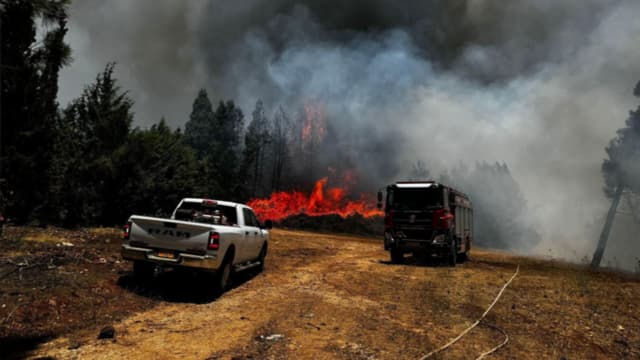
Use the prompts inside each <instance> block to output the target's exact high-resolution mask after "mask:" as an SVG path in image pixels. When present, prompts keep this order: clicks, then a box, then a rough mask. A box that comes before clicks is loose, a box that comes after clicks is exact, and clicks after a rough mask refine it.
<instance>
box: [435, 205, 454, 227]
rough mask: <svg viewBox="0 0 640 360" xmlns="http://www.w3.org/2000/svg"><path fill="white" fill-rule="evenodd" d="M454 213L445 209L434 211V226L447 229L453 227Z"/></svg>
mask: <svg viewBox="0 0 640 360" xmlns="http://www.w3.org/2000/svg"><path fill="white" fill-rule="evenodd" d="M452 220H453V215H452V214H451V213H450V212H449V211H448V210H445V209H438V210H436V211H434V212H433V228H434V229H440V230H447V229H449V228H450V227H451V222H452Z"/></svg>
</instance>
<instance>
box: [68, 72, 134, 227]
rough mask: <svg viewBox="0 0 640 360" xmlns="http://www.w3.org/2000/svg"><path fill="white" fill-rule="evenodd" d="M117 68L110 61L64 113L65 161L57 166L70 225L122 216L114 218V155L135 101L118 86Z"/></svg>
mask: <svg viewBox="0 0 640 360" xmlns="http://www.w3.org/2000/svg"><path fill="white" fill-rule="evenodd" d="M113 70H114V64H108V65H107V66H106V68H105V70H104V71H103V72H102V73H101V74H99V75H98V76H97V77H96V81H95V83H94V84H91V85H90V86H88V87H86V88H85V90H84V92H83V94H82V96H80V98H78V99H76V100H74V101H72V102H71V104H69V106H68V107H67V108H66V109H65V110H64V112H63V120H62V122H61V125H60V132H61V136H60V142H59V143H58V144H57V150H58V153H57V154H56V158H57V159H61V160H58V162H57V163H58V164H59V163H60V161H62V162H63V163H64V164H63V165H60V166H58V168H59V170H58V171H59V176H58V179H59V181H61V183H60V184H58V185H57V186H55V188H56V189H57V191H58V192H59V194H60V197H61V198H60V199H59V200H58V201H57V203H58V204H62V206H63V214H62V218H64V221H65V224H66V225H69V226H71V225H76V224H85V225H91V224H104V223H109V224H112V223H113V222H115V221H118V222H119V221H120V220H121V219H115V217H114V214H115V213H118V212H119V209H118V207H117V205H116V203H115V200H114V194H117V193H118V190H119V187H118V180H117V177H118V173H119V171H118V169H117V168H116V164H114V162H113V159H114V154H115V153H116V152H117V151H118V150H119V149H120V148H121V147H122V146H124V145H125V144H126V143H127V139H128V136H129V133H130V127H131V123H132V121H133V113H132V112H131V108H132V106H133V101H132V100H131V99H130V98H129V97H128V95H127V93H126V92H124V91H122V90H121V89H120V87H119V86H118V85H117V83H116V80H115V79H114V78H113Z"/></svg>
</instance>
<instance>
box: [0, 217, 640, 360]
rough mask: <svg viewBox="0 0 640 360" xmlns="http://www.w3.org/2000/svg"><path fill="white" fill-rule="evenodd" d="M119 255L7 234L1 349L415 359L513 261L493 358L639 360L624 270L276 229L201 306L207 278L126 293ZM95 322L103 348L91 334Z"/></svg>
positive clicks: (477, 335)
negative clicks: (230, 285)
mask: <svg viewBox="0 0 640 360" xmlns="http://www.w3.org/2000/svg"><path fill="white" fill-rule="evenodd" d="M20 232H23V233H22V234H20ZM25 233H26V234H25ZM12 239H13V240H12ZM52 239H53V240H52ZM107 240H109V242H107ZM63 241H64V242H71V243H73V244H74V245H75V246H72V247H71V246H64V245H60V246H57V244H58V243H61V242H63ZM118 245H119V240H118V233H117V231H115V230H87V231H82V232H68V231H63V230H47V231H39V230H33V229H16V228H13V229H8V231H6V232H5V237H4V239H3V240H2V243H1V246H0V277H1V278H0V337H1V338H0V354H4V355H6V354H9V356H14V357H22V356H26V357H32V358H38V357H42V358H56V359H57V358H60V359H66V358H79V359H85V358H105V359H111V358H133V359H136V358H141V359H146V358H160V359H163V358H189V359H191V358H193V359H416V358H419V357H421V356H422V355H424V354H426V353H427V352H429V351H431V350H433V349H435V348H437V347H439V346H440V345H442V344H444V343H446V342H447V341H448V340H449V339H451V338H453V337H455V336H456V335H457V334H459V333H460V332H461V331H462V330H463V329H464V328H466V327H467V326H468V325H470V324H471V323H473V322H474V321H475V320H476V319H477V318H478V317H479V316H480V315H481V314H482V313H483V312H484V310H485V309H486V307H487V306H488V305H489V304H490V303H491V302H492V301H493V299H494V297H495V296H496V295H497V293H498V291H499V290H500V288H501V287H502V285H503V284H504V283H505V282H506V281H507V280H508V279H509V278H510V277H511V275H512V274H513V272H514V271H515V269H516V266H517V264H520V274H519V276H518V277H517V278H516V279H515V280H514V281H513V283H512V284H511V285H510V286H509V288H507V290H506V291H505V292H504V294H503V296H502V297H501V298H500V300H499V302H498V303H497V305H496V306H495V307H494V308H493V310H492V311H491V312H490V313H489V315H488V316H487V318H486V323H488V324H491V325H493V326H496V327H498V328H500V329H502V330H503V331H504V332H505V333H507V334H508V335H509V338H510V341H509V343H508V344H507V345H506V346H505V347H504V348H502V349H500V350H499V351H498V352H496V353H495V354H493V355H492V357H493V358H499V359H539V358H554V359H561V358H565V359H614V358H621V359H624V358H629V359H637V358H640V301H638V299H640V278H639V277H638V276H635V275H629V274H620V273H613V272H591V271H589V270H588V269H586V268H584V267H581V266H577V265H570V264H564V263H560V262H555V261H549V260H540V259H531V258H525V257H518V256H513V255H510V254H504V253H498V252H492V251H484V250H475V251H473V253H472V259H471V260H470V261H468V262H466V263H464V264H460V265H458V266H457V267H455V268H451V267H448V266H446V265H445V264H441V263H439V262H437V261H428V262H425V261H424V260H421V259H413V258H408V259H407V264H404V265H392V264H390V263H389V262H388V261H387V260H388V254H387V253H386V252H384V251H383V250H382V244H381V241H380V240H379V239H378V238H362V237H353V236H340V235H331V234H319V233H310V232H300V231H285V230H275V231H273V235H272V241H271V244H270V252H269V255H268V257H267V269H266V270H265V271H264V272H263V273H260V274H255V273H244V274H237V275H236V276H235V287H234V289H232V290H231V291H229V292H227V293H226V294H224V295H223V296H221V297H220V298H212V297H211V296H210V295H208V292H207V291H206V290H207V288H208V287H209V286H210V284H209V283H208V282H207V279H206V278H202V277H195V276H190V275H188V274H181V273H176V272H166V273H162V274H159V275H158V276H157V277H156V279H154V280H153V281H152V282H150V283H148V284H140V283H137V281H136V280H135V279H134V278H133V277H132V276H131V273H130V264H126V263H121V262H119V257H118ZM42 248H45V249H46V250H42ZM49 252H51V253H50V254H48V256H49V258H46V256H45V255H47V254H46V253H49ZM51 258H53V259H54V260H50V259H51ZM83 258H84V259H86V260H82V259H83ZM56 259H57V260H56ZM60 259H66V260H60ZM25 261H26V262H27V263H28V264H35V263H42V264H45V265H38V266H34V267H31V268H28V266H30V265H25ZM16 264H22V265H20V266H18V265H16ZM20 268H21V269H22V270H16V269H20ZM104 325H113V326H114V328H115V330H116V337H115V339H107V340H98V339H97V338H96V337H97V335H98V332H99V331H100V329H101V328H102V327H103V326H104ZM502 341H503V335H502V334H501V333H500V332H499V331H497V330H495V329H494V328H492V327H490V326H487V325H485V324H481V325H480V326H478V327H477V328H475V329H474V330H472V331H471V332H470V333H469V334H468V335H467V336H466V337H464V338H463V339H462V340H461V341H460V342H458V343H456V344H454V345H453V346H452V347H450V348H449V349H447V350H446V351H444V352H443V353H441V354H438V355H437V356H436V357H434V358H438V359H469V358H475V357H476V356H478V355H480V354H481V353H482V352H484V351H487V350H489V349H491V348H492V347H493V346H495V345H497V344H499V343H500V342H502ZM0 357H3V356H1V355H0Z"/></svg>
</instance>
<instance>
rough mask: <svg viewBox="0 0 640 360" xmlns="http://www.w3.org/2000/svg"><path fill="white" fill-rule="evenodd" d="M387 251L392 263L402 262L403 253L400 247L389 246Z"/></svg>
mask: <svg viewBox="0 0 640 360" xmlns="http://www.w3.org/2000/svg"><path fill="white" fill-rule="evenodd" d="M389 253H390V254H391V263H392V264H402V263H403V262H404V253H403V252H402V249H398V248H391V250H389Z"/></svg>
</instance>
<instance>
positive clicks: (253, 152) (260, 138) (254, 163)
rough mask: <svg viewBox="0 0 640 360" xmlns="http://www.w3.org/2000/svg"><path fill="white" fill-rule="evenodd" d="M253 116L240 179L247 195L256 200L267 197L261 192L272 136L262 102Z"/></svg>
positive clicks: (248, 130) (247, 136)
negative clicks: (268, 145) (267, 151)
mask: <svg viewBox="0 0 640 360" xmlns="http://www.w3.org/2000/svg"><path fill="white" fill-rule="evenodd" d="M252 115H253V118H252V120H251V123H250V124H249V127H248V129H247V133H246V134H245V137H244V150H243V152H242V154H243V158H242V166H241V170H240V178H241V179H242V180H244V183H245V184H246V187H247V193H248V194H249V195H250V196H251V197H252V198H254V197H256V196H257V194H259V195H260V196H262V195H266V194H264V193H263V192H262V191H261V190H262V183H263V180H264V166H265V164H264V163H265V158H266V150H267V148H266V146H267V144H268V143H269V141H270V139H269V138H270V134H269V122H268V119H267V117H266V115H265V114H264V105H263V103H262V101H261V100H258V101H257V102H256V107H255V109H254V111H253V114H252Z"/></svg>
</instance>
